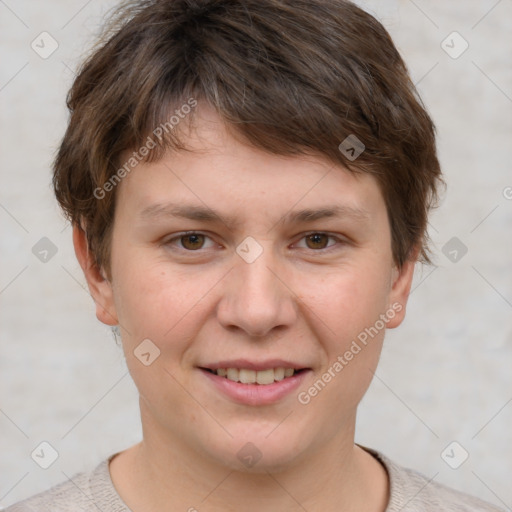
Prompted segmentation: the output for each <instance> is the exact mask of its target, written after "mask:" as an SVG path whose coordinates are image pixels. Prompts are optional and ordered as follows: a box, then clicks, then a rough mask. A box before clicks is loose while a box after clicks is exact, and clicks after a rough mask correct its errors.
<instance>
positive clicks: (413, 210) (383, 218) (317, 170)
mask: <svg viewBox="0 0 512 512" xmlns="http://www.w3.org/2000/svg"><path fill="white" fill-rule="evenodd" d="M68 105H69V108H70V111H71V117H70V121H69V126H68V129H67V132H66V134H65V137H64V140H63V142H62V145H61V147H60V150H59V152H58V155H57V158H56V161H55V174H54V185H55V191H56V195H57V198H58V200H59V202H60V204H61V206H62V207H63V209H64V211H65V212H66V214H67V215H68V217H69V218H70V220H71V222H72V224H73V226H74V241H75V248H76V252H77V256H78V259H79V261H80V263H81V265H82V268H83V269H84V272H85V275H86V278H87V281H88V284H89V287H90V289H91V293H92V295H93V297H94V299H95V302H96V306H97V316H98V318H99V319H100V320H101V321H102V322H104V323H106V324H109V325H118V324H119V326H120V328H121V332H122V339H123V348H124V351H125V355H126V359H127V364H128V366H129V369H130V372H131V374H132V376H133V378H134V380H135V383H136V385H137V387H138V389H139V392H140V394H141V409H142V417H143V424H144V425H145V432H146V431H147V432H149V429H152V430H153V431H159V432H160V433H167V434H168V435H170V436H175V438H176V439H180V440H182V442H184V445H186V446H189V448H190V449H191V450H195V451H196V452H197V453H199V454H201V455H203V456H205V455H206V456H207V457H209V460H212V461H215V460H217V461H221V460H222V461H227V462H225V463H226V464H229V465H232V466H236V464H239V461H238V460H237V458H236V453H237V450H238V449H240V448H241V447H242V446H244V445H245V443H246V442H252V443H253V444H254V445H256V446H257V447H258V448H259V450H260V451H261V452H262V453H263V459H262V460H263V461H266V463H267V464H268V465H269V466H274V467H277V466H279V465H286V464H288V463H289V462H290V461H291V460H292V459H293V458H299V459H300V458H301V457H306V456H307V454H311V453H312V452H314V451H315V450H317V451H318V450H320V449H321V448H322V446H324V444H325V443H326V442H327V441H328V440H329V439H333V438H334V437H336V436H339V435H340V432H344V433H345V434H346V433H350V432H351V431H352V429H353V425H354V419H355V411H356V408H357V404H358V403H359V401H360V400H361V398H362V396H363V394H364V392H365V391H366V389H367V387H368V385H369V383H370V381H371V376H372V371H373V369H375V367H376V365H377V362H378V357H379V354H380V349H381V346H382V341H383V337H384V332H385V329H386V328H392V327H396V326H397V325H399V324H400V322H401V321H402V319H403V316H404V314H405V305H406V301H407V296H408V293H409V289H410V284H411V280H412V273H413V269H414V264H415V262H416V261H417V260H418V259H422V260H423V261H428V247H427V233H426V226H427V215H428V211H429V209H430V208H431V207H432V205H433V202H434V201H435V199H436V191H437V187H438V184H439V182H440V169H439V163H438V160H437V157H436V150H435V137H434V127H433V124H432V122H431V120H430V118H429V116H428V114H427V112H426V111H425V109H424V107H423V106H422V104H421V101H420V100H419V98H418V96H417V94H416V91H415V88H414V86H413V84H412V83H411V80H410V78H409V76H408V73H407V69H406V66H405V64H404V62H403V61H402V59H401V57H400V55H399V53H398V52H397V50H396V49H395V47H394V45H393V43H392V41H391V39H390V37H389V35H388V34H387V32H386V31H385V29H384V28H383V27H382V25H381V24H380V23H379V22H378V21H377V20H375V19H374V18H373V17H372V16H370V15H369V14H367V13H365V12H364V11H362V10H361V9H359V8H358V7H356V6H355V5H353V4H352V3H350V2H345V1H333V0H315V1H307V2H306V1H295V0H294V1H293V2H292V1H288V0H237V1H235V0H196V1H193V0H173V1H170V0H152V1H149V0H146V1H144V0H143V1H139V2H131V3H129V4H126V5H125V6H124V7H123V8H122V9H121V10H119V11H118V12H117V15H116V16H115V17H114V21H113V22H112V24H111V25H110V28H109V30H107V31H106V33H105V39H104V42H103V43H102V44H101V45H99V46H98V47H97V48H96V49H95V50H94V52H93V53H92V55H91V56H90V57H89V58H88V60H87V61H86V62H85V63H84V65H83V66H82V68H81V70H80V72H79V74H78V76H77V78H76V80H75V82H74V84H73V87H72V89H71V91H70V93H69V97H68ZM187 231H193V232H194V233H193V234H189V235H187V236H185V235H184V232H187ZM315 233H316V234H315ZM248 237H249V238H248ZM362 333H366V338H365V337H364V335H363V334H362ZM143 340H150V341H149V342H148V341H146V342H144V343H145V344H143V345H141V342H143ZM354 343H355V344H354ZM139 347H142V348H139ZM141 351H142V352H143V353H145V354H147V353H150V356H147V357H146V363H149V361H151V363H150V364H147V365H146V364H144V363H143V362H142V361H141V358H140V355H141ZM349 352H350V354H352V355H350V354H349ZM151 354H153V355H151ZM156 355H158V357H157V358H154V357H155V356H156ZM344 356H346V357H344ZM339 357H341V360H340V359H339ZM260 363H265V364H267V365H274V366H275V367H277V365H281V366H282V365H283V364H284V365H285V366H286V365H289V366H290V367H294V368H296V369H297V370H301V371H300V372H298V373H297V375H296V377H293V378H292V379H294V380H293V382H292V383H291V384H290V389H291V388H292V387H293V386H295V387H294V388H293V390H292V391H291V392H289V393H288V394H285V395H283V396H282V397H280V398H278V399H276V398H275V397H274V399H272V400H270V401H268V400H267V401H265V400H263V402H262V401H261V400H260V398H261V397H259V398H255V399H254V400H253V401H251V400H250V399H249V401H248V402H247V400H246V401H245V402H244V401H242V402H241V401H240V400H238V399H237V398H236V397H234V396H232V395H229V394H228V395H226V394H225V393H224V391H222V386H223V383H222V382H220V383H219V377H218V376H217V377H215V376H214V377H212V375H213V373H212V371H213V372H215V371H216V370H218V368H221V369H222V368H224V367H225V365H226V364H236V365H238V366H239V367H244V368H245V367H246V369H257V367H259V366H261V364H260ZM336 363H338V364H337V365H336ZM223 365H224V366H223ZM253 367H254V368H253ZM221 371H222V370H221ZM243 373H244V377H243V378H246V376H247V375H249V377H248V378H251V374H250V372H249V373H248V374H247V375H246V373H247V372H243ZM268 375H269V373H268V372H267V374H265V375H262V376H261V378H262V379H264V378H268ZM329 375H330V377H329ZM212 379H213V380H212ZM219 386H220V388H219ZM262 386H264V384H262ZM269 389H270V388H269ZM315 389H316V391H314V390H315ZM191 393H192V395H193V398H191ZM255 396H256V397H257V396H259V395H255ZM267 398H268V397H267ZM198 404H208V406H207V408H208V410H209V411H210V412H211V414H210V415H208V414H206V413H205V410H204V408H203V407H202V406H200V405H198ZM333 407H334V409H333ZM290 410H293V411H294V422H293V425H291V424H288V425H287V424H286V422H285V423H284V424H283V425H281V426H280V427H279V428H278V429H276V430H275V432H273V434H272V436H267V434H268V432H270V431H272V429H273V428H275V426H276V425H277V424H279V422H280V421H281V420H282V419H283V417H285V415H286V414H287V413H288V412H289V411H290ZM333 410H335V412H334V413H333ZM212 417H215V421H214V420H213V419H212ZM183 440H184V441H183ZM323 443H324V444H323ZM227 454H230V455H231V458H229V457H227Z"/></svg>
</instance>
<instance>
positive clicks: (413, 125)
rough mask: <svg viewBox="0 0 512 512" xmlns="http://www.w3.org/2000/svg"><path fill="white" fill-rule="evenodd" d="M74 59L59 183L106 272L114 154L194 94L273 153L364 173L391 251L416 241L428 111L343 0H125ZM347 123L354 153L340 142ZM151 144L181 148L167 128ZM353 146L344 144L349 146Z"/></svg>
mask: <svg viewBox="0 0 512 512" xmlns="http://www.w3.org/2000/svg"><path fill="white" fill-rule="evenodd" d="M112 20H113V21H112V22H111V24H110V25H108V27H109V29H108V30H107V31H106V33H105V34H104V37H103V39H102V41H101V42H100V44H99V46H98V47H97V48H96V49H95V50H94V52H93V53H92V54H91V56H90V57H89V58H88V59H87V60H86V61H85V63H84V64H83V65H82V67H81V69H80V71H79V74H78V76H77V77H76V79H75V81H74V83H73V86H72V88H71V90H70V91H69V94H68V98H67V104H68V108H69V110H70V112H71V117H70V120H69V125H68V128H67V131H66V134H65V136H64V138H63V141H62V144H61V146H60V149H59V151H58V154H57V157H56V160H55V163H54V179H53V183H54V188H55V193H56V197H57V199H58V201H59V203H60V205H61V207H62V208H63V210H64V212H65V213H66V214H67V216H68V218H69V219H70V220H71V222H72V223H73V224H78V225H80V226H83V227H84V229H85V230H86V233H87V240H88V243H89V247H90V250H91V251H92V253H93V255H94V257H95V261H96V263H97V264H98V265H99V266H100V267H101V266H103V267H104V268H105V269H106V270H107V273H108V274H110V239H111V237H110V234H111V230H112V225H113V219H114V209H115V197H116V193H115V190H112V191H111V192H109V193H108V194H105V197H103V198H101V199H98V197H96V196H97V194H96V193H95V190H98V189H99V188H102V187H104V186H105V184H106V183H107V181H108V180H109V179H111V178H112V177H113V176H114V175H115V173H116V171H118V168H119V165H120V154H121V153H122V152H123V151H125V150H127V149H130V150H131V149H135V148H138V147H140V146H141V145H143V144H144V143H145V141H146V140H147V136H148V134H150V133H152V131H153V129H154V128H155V127H156V126H159V125H163V124H165V123H166V122H168V118H169V115H170V113H172V111H173V109H175V108H177V107H179V106H180V105H183V104H186V103H187V100H189V99H190V98H195V100H198V101H201V100H202V101H206V102H207V103H208V104H209V105H211V106H212V107H214V108H215V110H216V111H217V112H218V114H219V115H220V117H221V118H222V119H223V120H224V121H225V122H226V124H227V126H229V127H231V128H234V129H235V130H236V133H238V134H240V135H241V136H242V138H243V140H245V141H247V142H248V143H249V144H252V145H254V146H256V147H258V148H261V149H264V150H266V151H268V152H271V153H275V154H280V155H294V154H308V153H312V154H321V155H323V156H325V157H327V158H328V159H330V160H331V161H332V162H334V163H337V164H343V165H345V167H347V168H348V169H349V170H351V171H353V172H367V173H371V174H373V175H374V176H375V178H376V179H377V181H378V183H379V186H380V189H381V191H382V194H383V197H384V199H385V202H386V205H387V211H388V216H389V221H390V228H391V235H392V251H393V257H394V260H395V263H396V264H398V265H402V264H403V263H404V262H405V261H406V260H407V259H408V258H409V257H410V256H411V251H412V250H413V249H414V248H416V247H419V249H420V257H421V258H422V259H423V261H427V262H428V261H429V257H428V247H427V241H428V240H427V232H426V226H427V216H428V211H429V209H430V208H431V206H432V205H433V204H434V202H435V200H436V199H437V187H438V184H439V183H440V182H441V181H442V179H441V172H440V167H439V162H438V159H437V155H436V147H435V129H434V125H433V123H432V121H431V119H430V117H429V115H428V113H427V112H426V110H425V108H424V107H423V105H422V103H421V100H420V99H419V97H418V95H417V92H416V89H415V87H414V85H413V83H412V82H411V79H410V77H409V75H408V71H407V68H406V65H405V63H404V62H403V60H402V58H401V57H400V55H399V53H398V51H397V49H396V48H395V46H394V44H393V42H392V40H391V38H390V36H389V34H388V33H387V31H386V30H385V28H384V27H383V26H382V25H381V24H380V23H379V22H378V21H377V20H376V19H375V18H374V17H372V16H371V15H370V14H368V13H366V12H365V11H363V10H362V9H360V8H359V7H357V6H356V5H354V4H353V3H351V2H348V1H344V0H140V1H137V2H128V3H125V4H123V5H122V6H121V7H120V8H119V9H118V10H116V13H115V15H114V16H113V18H112ZM349 136H352V138H353V137H354V136H355V137H356V138H357V139H349V140H356V141H357V140H359V141H361V142H362V143H363V144H364V146H365V148H364V151H363V152H362V154H360V156H359V157H358V158H357V159H356V160H352V159H351V158H347V154H344V152H343V151H340V149H339V146H340V143H341V142H342V141H344V140H345V139H346V138H347V137H349ZM156 142H157V145H156V147H155V148H154V149H152V150H151V151H150V153H149V155H148V156H147V157H146V158H145V159H146V160H148V161H153V160H155V159H158V158H160V157H161V156H162V155H163V153H164V151H165V150H166V149H167V148H174V149H184V148H185V147H186V146H185V144H184V143H183V141H182V140H180V138H179V136H178V130H168V131H167V133H166V134H165V136H163V137H160V138H159V139H157V141H156ZM353 153H354V151H352V154H353Z"/></svg>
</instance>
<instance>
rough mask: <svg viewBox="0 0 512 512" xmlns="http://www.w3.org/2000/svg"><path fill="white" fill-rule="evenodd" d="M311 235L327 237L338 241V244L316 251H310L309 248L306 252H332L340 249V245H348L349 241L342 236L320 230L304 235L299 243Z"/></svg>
mask: <svg viewBox="0 0 512 512" xmlns="http://www.w3.org/2000/svg"><path fill="white" fill-rule="evenodd" d="M310 235H326V236H327V237H328V238H332V239H334V240H336V242H337V243H336V244H333V245H330V246H327V247H326V248H324V249H316V250H315V249H309V248H307V247H306V248H305V249H306V250H309V251H312V252H315V253H327V252H330V251H332V250H336V249H339V246H340V245H346V244H347V243H348V241H347V240H346V239H345V238H344V237H343V236H341V235H337V234H334V233H329V232H328V231H318V230H317V231H309V232H307V233H302V234H301V236H300V238H299V241H301V240H304V239H305V238H306V237H308V236H310Z"/></svg>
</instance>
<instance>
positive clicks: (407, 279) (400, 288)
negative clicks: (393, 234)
mask: <svg viewBox="0 0 512 512" xmlns="http://www.w3.org/2000/svg"><path fill="white" fill-rule="evenodd" d="M418 254H419V248H416V249H414V250H413V251H411V255H410V257H409V258H408V259H407V260H406V261H405V262H404V264H403V265H402V266H401V267H398V266H395V268H394V269H393V274H392V275H393V277H392V284H391V291H390V294H389V303H388V309H389V310H390V311H391V310H392V311H394V312H395V315H394V316H393V318H390V316H389V315H388V318H389V320H388V322H387V324H386V327H387V328H388V329H394V328H395V327H398V326H399V325H400V324H401V323H402V322H403V320H404V318H405V310H406V306H407V300H408V299H409V293H410V291H411V285H412V280H413V277H414V268H415V266H416V262H417V260H418Z"/></svg>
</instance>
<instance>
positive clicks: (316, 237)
mask: <svg viewBox="0 0 512 512" xmlns="http://www.w3.org/2000/svg"><path fill="white" fill-rule="evenodd" d="M328 240H329V236H328V235H326V234H324V233H313V234H311V235H307V236H306V244H307V245H308V247H309V248H310V249H325V248H326V247H327V242H328ZM309 242H312V244H313V247H311V246H310V245H309Z"/></svg>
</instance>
